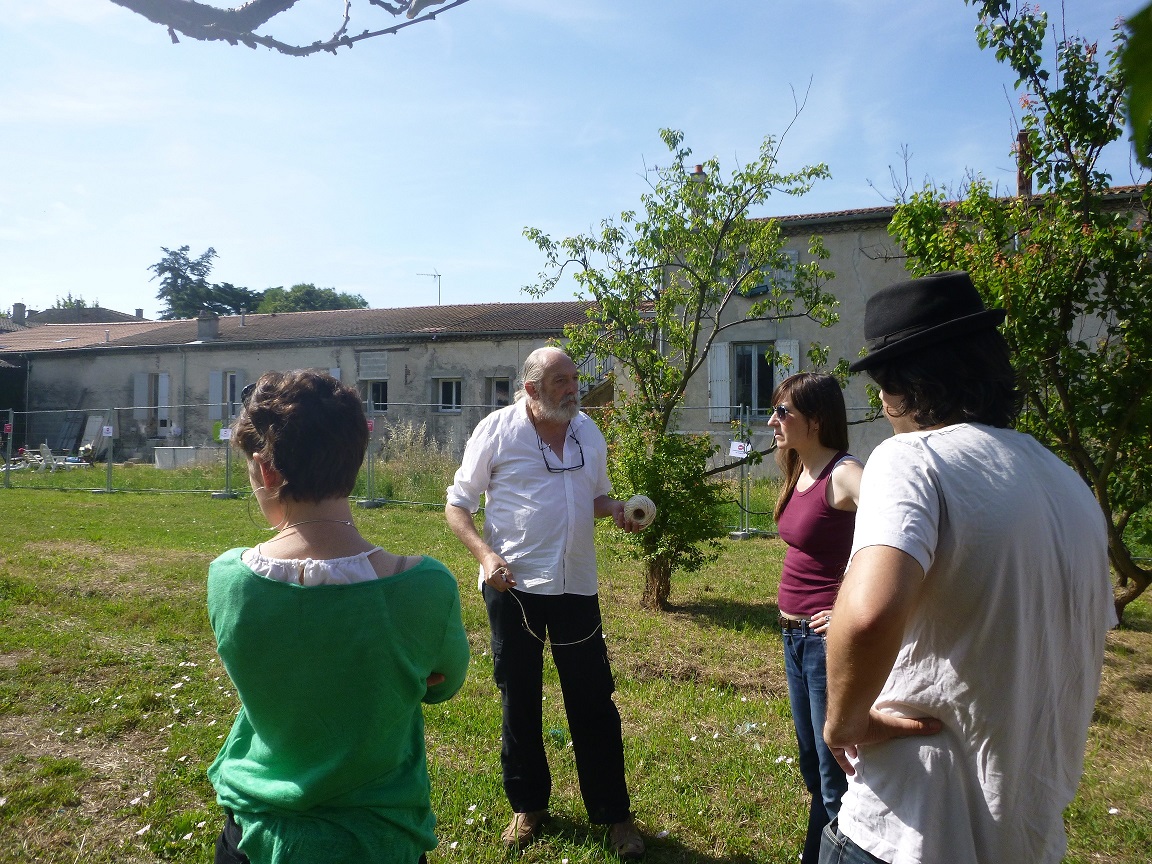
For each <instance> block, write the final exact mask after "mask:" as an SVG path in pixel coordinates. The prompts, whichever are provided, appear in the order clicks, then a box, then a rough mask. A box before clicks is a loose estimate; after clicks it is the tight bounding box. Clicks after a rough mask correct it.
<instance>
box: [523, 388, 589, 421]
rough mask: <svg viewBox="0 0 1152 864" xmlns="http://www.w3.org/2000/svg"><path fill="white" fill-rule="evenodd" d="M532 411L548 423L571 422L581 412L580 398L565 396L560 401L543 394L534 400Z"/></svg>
mask: <svg viewBox="0 0 1152 864" xmlns="http://www.w3.org/2000/svg"><path fill="white" fill-rule="evenodd" d="M532 411H533V413H534V414H535V415H536V416H537V417H538V418H539V419H541V420H543V421H545V422H546V423H571V422H572V421H573V420H574V419H575V418H576V415H577V414H579V413H580V399H579V397H577V396H565V397H564V398H562V399H560V400H559V401H553V400H552V399H549V398H548V397H547V396H545V395H544V394H541V395H540V397H539V398H538V399H535V400H534V401H533V405H532Z"/></svg>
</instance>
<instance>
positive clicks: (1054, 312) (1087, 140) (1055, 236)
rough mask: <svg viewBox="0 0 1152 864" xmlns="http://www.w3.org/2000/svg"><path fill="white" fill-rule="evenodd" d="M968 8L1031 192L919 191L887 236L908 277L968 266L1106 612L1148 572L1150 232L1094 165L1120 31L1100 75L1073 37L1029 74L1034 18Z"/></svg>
mask: <svg viewBox="0 0 1152 864" xmlns="http://www.w3.org/2000/svg"><path fill="white" fill-rule="evenodd" d="M966 2H970V3H972V4H973V5H975V6H977V7H978V8H979V10H980V23H979V26H978V27H977V31H976V32H977V38H978V41H979V43H980V45H981V47H985V48H992V49H994V50H995V52H996V57H997V59H998V60H1000V61H1002V62H1008V63H1009V64H1010V65H1011V67H1012V68H1013V69H1014V70H1015V72H1016V74H1017V75H1018V76H1019V80H1018V82H1017V88H1018V89H1019V90H1022V91H1023V93H1022V96H1021V106H1022V108H1023V111H1024V113H1023V119H1022V130H1023V132H1024V134H1025V136H1026V144H1025V145H1024V146H1026V147H1027V150H1028V152H1029V153H1030V154H1031V157H1032V159H1033V160H1034V161H1033V163H1032V165H1031V167H1030V168H1029V169H1027V170H1028V171H1029V172H1030V173H1031V174H1032V176H1033V177H1035V179H1036V180H1037V181H1038V189H1037V191H1038V193H1039V194H1037V195H1036V196H1035V197H1033V196H1029V195H1022V196H1020V197H1016V198H1002V197H996V196H995V195H994V194H993V191H992V188H991V186H990V184H989V183H988V182H987V181H986V180H984V179H982V178H976V179H975V180H974V181H973V182H972V183H971V184H970V186H969V188H968V190H967V192H966V194H965V196H964V198H963V199H962V200H960V201H958V202H954V203H950V202H948V201H947V200H946V196H945V193H944V191H943V190H941V189H938V188H933V187H931V186H929V187H928V188H926V189H924V190H923V191H922V192H920V193H918V194H916V195H914V196H912V198H911V199H910V200H909V202H908V203H906V204H904V205H902V206H899V207H898V208H897V209H896V213H895V216H894V218H893V220H892V232H893V234H894V235H895V236H896V237H898V238H899V239H900V241H901V242H902V243H903V245H904V248H905V249H906V250H907V252H908V254H909V256H910V268H911V269H912V270H913V272H914V273H915V274H917V275H921V274H925V273H929V272H934V271H939V270H947V269H964V270H968V271H969V272H970V273H971V274H972V277H973V281H974V282H975V283H976V284H977V285H978V286H979V287H980V288H981V290H982V291H983V292H984V294H985V300H986V301H988V302H989V303H990V304H991V305H996V306H1002V307H1003V308H1004V309H1006V310H1007V312H1008V317H1007V321H1006V323H1005V325H1004V327H1003V332H1004V335H1005V336H1006V337H1007V339H1008V342H1009V344H1010V345H1011V347H1012V349H1013V352H1014V354H1015V358H1016V367H1017V371H1018V373H1019V376H1020V379H1021V382H1022V388H1023V391H1024V396H1025V411H1024V413H1023V415H1022V416H1021V420H1020V422H1019V427H1020V428H1022V429H1023V430H1025V431H1028V432H1030V433H1032V434H1033V435H1035V436H1036V437H1037V438H1039V439H1040V440H1041V441H1043V442H1044V443H1045V444H1046V445H1047V446H1049V447H1050V448H1052V449H1053V450H1054V451H1055V452H1057V453H1058V454H1059V455H1060V456H1061V457H1062V458H1063V459H1064V460H1065V461H1067V462H1068V463H1069V464H1070V465H1071V466H1072V467H1073V468H1074V469H1075V470H1076V471H1077V473H1079V475H1080V476H1081V477H1082V478H1083V479H1084V481H1085V482H1086V483H1087V484H1088V485H1089V486H1090V487H1091V488H1092V490H1093V492H1094V494H1095V496H1096V499H1097V500H1098V501H1099V502H1100V506H1101V508H1102V509H1103V511H1104V515H1105V517H1106V518H1107V522H1108V527H1109V546H1108V548H1109V557H1110V559H1111V563H1112V567H1113V570H1114V572H1115V573H1116V578H1117V580H1118V583H1119V584H1118V591H1117V594H1116V610H1117V614H1119V615H1122V614H1123V611H1124V607H1125V606H1126V605H1127V604H1128V603H1130V602H1131V601H1132V600H1133V599H1135V598H1136V597H1137V596H1139V594H1140V593H1141V592H1142V591H1144V590H1145V588H1147V586H1148V584H1149V581H1150V579H1152V569H1149V568H1148V567H1146V566H1142V565H1141V563H1140V561H1139V559H1138V556H1137V555H1136V554H1134V549H1135V548H1136V547H1138V546H1140V545H1142V544H1148V543H1149V541H1150V540H1152V531H1150V528H1152V518H1150V511H1149V503H1150V501H1152V437H1150V431H1149V427H1150V426H1152V255H1150V254H1149V253H1150V252H1152V244H1150V241H1152V235H1150V234H1149V231H1148V228H1147V227H1146V226H1147V222H1148V206H1149V203H1150V194H1149V189H1148V187H1145V188H1144V190H1143V196H1142V198H1141V199H1140V200H1131V199H1122V200H1121V201H1120V202H1119V203H1117V201H1116V196H1115V194H1109V191H1108V190H1109V187H1110V183H1111V178H1110V177H1109V176H1108V175H1107V174H1106V173H1105V172H1103V171H1101V170H1100V169H1099V167H1098V164H1097V162H1098V159H1099V157H1100V153H1101V151H1102V150H1103V148H1104V147H1106V146H1107V145H1108V144H1110V143H1112V142H1114V141H1116V140H1117V139H1118V138H1120V137H1121V135H1122V134H1123V126H1124V122H1123V120H1124V118H1123V110H1124V104H1123V102H1124V100H1123V96H1122V94H1123V88H1124V80H1123V73H1122V68H1121V65H1120V54H1121V51H1122V49H1123V47H1124V42H1125V39H1124V34H1123V32H1122V30H1119V29H1118V30H1117V31H1116V32H1115V40H1114V46H1115V47H1114V49H1113V50H1111V51H1109V52H1108V53H1107V54H1106V58H1105V59H1106V63H1105V64H1104V65H1103V66H1102V65H1101V57H1100V51H1099V48H1098V45H1097V43H1095V42H1090V41H1088V40H1086V39H1084V38H1081V37H1078V36H1074V37H1071V38H1067V39H1065V40H1064V41H1062V42H1060V43H1059V45H1058V47H1057V49H1056V57H1055V62H1056V68H1057V74H1056V75H1051V74H1050V73H1049V71H1048V70H1047V69H1045V67H1044V59H1043V56H1042V50H1043V47H1044V35H1045V32H1046V28H1047V18H1046V16H1045V15H1044V14H1043V13H1041V12H1040V11H1039V10H1038V9H1037V8H1036V7H1034V6H1028V5H1023V6H1021V7H1020V8H1019V9H1015V8H1013V6H1012V5H1011V4H1010V3H1009V2H1006V0H981V2H977V0H966Z"/></svg>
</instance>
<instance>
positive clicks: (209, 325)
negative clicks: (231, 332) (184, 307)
mask: <svg viewBox="0 0 1152 864" xmlns="http://www.w3.org/2000/svg"><path fill="white" fill-rule="evenodd" d="M219 335H220V316H219V315H217V314H216V313H215V312H209V311H208V310H207V309H202V310H201V311H200V314H199V315H197V316H196V338H197V339H199V340H200V341H201V342H211V341H212V340H213V339H215V338H216V337H217V336H219Z"/></svg>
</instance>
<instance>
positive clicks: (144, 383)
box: [132, 372, 148, 420]
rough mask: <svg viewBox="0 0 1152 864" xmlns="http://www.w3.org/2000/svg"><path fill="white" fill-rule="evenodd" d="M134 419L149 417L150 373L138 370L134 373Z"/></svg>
mask: <svg viewBox="0 0 1152 864" xmlns="http://www.w3.org/2000/svg"><path fill="white" fill-rule="evenodd" d="M132 419H133V420H147V419H148V373H147V372H136V373H134V374H133V375H132Z"/></svg>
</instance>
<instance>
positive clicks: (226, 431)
mask: <svg viewBox="0 0 1152 864" xmlns="http://www.w3.org/2000/svg"><path fill="white" fill-rule="evenodd" d="M220 440H221V441H231V440H232V429H231V427H228V426H222V427H220Z"/></svg>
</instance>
